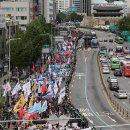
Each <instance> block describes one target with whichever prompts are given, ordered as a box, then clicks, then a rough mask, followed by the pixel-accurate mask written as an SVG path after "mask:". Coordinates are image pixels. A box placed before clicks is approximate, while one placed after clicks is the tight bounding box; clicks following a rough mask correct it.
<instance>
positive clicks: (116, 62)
mask: <svg viewBox="0 0 130 130" xmlns="http://www.w3.org/2000/svg"><path fill="white" fill-rule="evenodd" d="M110 64H111V69H112V70H114V69H119V68H120V60H119V59H118V58H116V57H112V58H111V60H110Z"/></svg>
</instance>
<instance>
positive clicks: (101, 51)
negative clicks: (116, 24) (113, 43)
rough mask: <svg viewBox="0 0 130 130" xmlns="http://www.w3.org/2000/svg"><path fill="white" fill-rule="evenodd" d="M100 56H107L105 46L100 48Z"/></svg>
mask: <svg viewBox="0 0 130 130" xmlns="http://www.w3.org/2000/svg"><path fill="white" fill-rule="evenodd" d="M99 55H100V56H107V48H106V47H105V46H101V47H100V50H99Z"/></svg>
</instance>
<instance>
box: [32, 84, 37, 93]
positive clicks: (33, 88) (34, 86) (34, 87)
mask: <svg viewBox="0 0 130 130" xmlns="http://www.w3.org/2000/svg"><path fill="white" fill-rule="evenodd" d="M36 89H37V85H36V84H34V85H33V87H32V91H33V92H34V91H36Z"/></svg>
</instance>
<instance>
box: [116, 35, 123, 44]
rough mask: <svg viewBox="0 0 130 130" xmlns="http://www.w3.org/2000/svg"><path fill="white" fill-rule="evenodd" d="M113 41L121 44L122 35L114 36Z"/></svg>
mask: <svg viewBox="0 0 130 130" xmlns="http://www.w3.org/2000/svg"><path fill="white" fill-rule="evenodd" d="M115 42H116V43H118V44H123V43H124V39H123V38H122V37H119V36H117V37H116V38H115Z"/></svg>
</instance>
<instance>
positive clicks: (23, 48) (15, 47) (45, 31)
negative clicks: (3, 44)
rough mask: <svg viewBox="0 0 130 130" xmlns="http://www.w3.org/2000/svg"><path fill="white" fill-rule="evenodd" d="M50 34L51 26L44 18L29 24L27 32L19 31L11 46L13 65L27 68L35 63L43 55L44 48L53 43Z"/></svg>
mask: <svg viewBox="0 0 130 130" xmlns="http://www.w3.org/2000/svg"><path fill="white" fill-rule="evenodd" d="M50 32H51V25H50V24H47V23H46V22H45V19H44V18H43V17H40V18H39V19H35V20H34V21H32V22H31V23H30V24H28V26H27V30H26V32H23V31H21V30H18V31H17V32H16V34H15V36H14V40H12V41H11V44H10V50H11V64H12V65H14V66H17V67H19V68H25V67H27V66H28V65H31V64H32V62H35V61H36V60H37V58H38V57H39V56H40V55H41V49H42V46H43V45H44V44H50V43H51V40H50V35H49V33H50ZM19 38H20V39H19Z"/></svg>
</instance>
